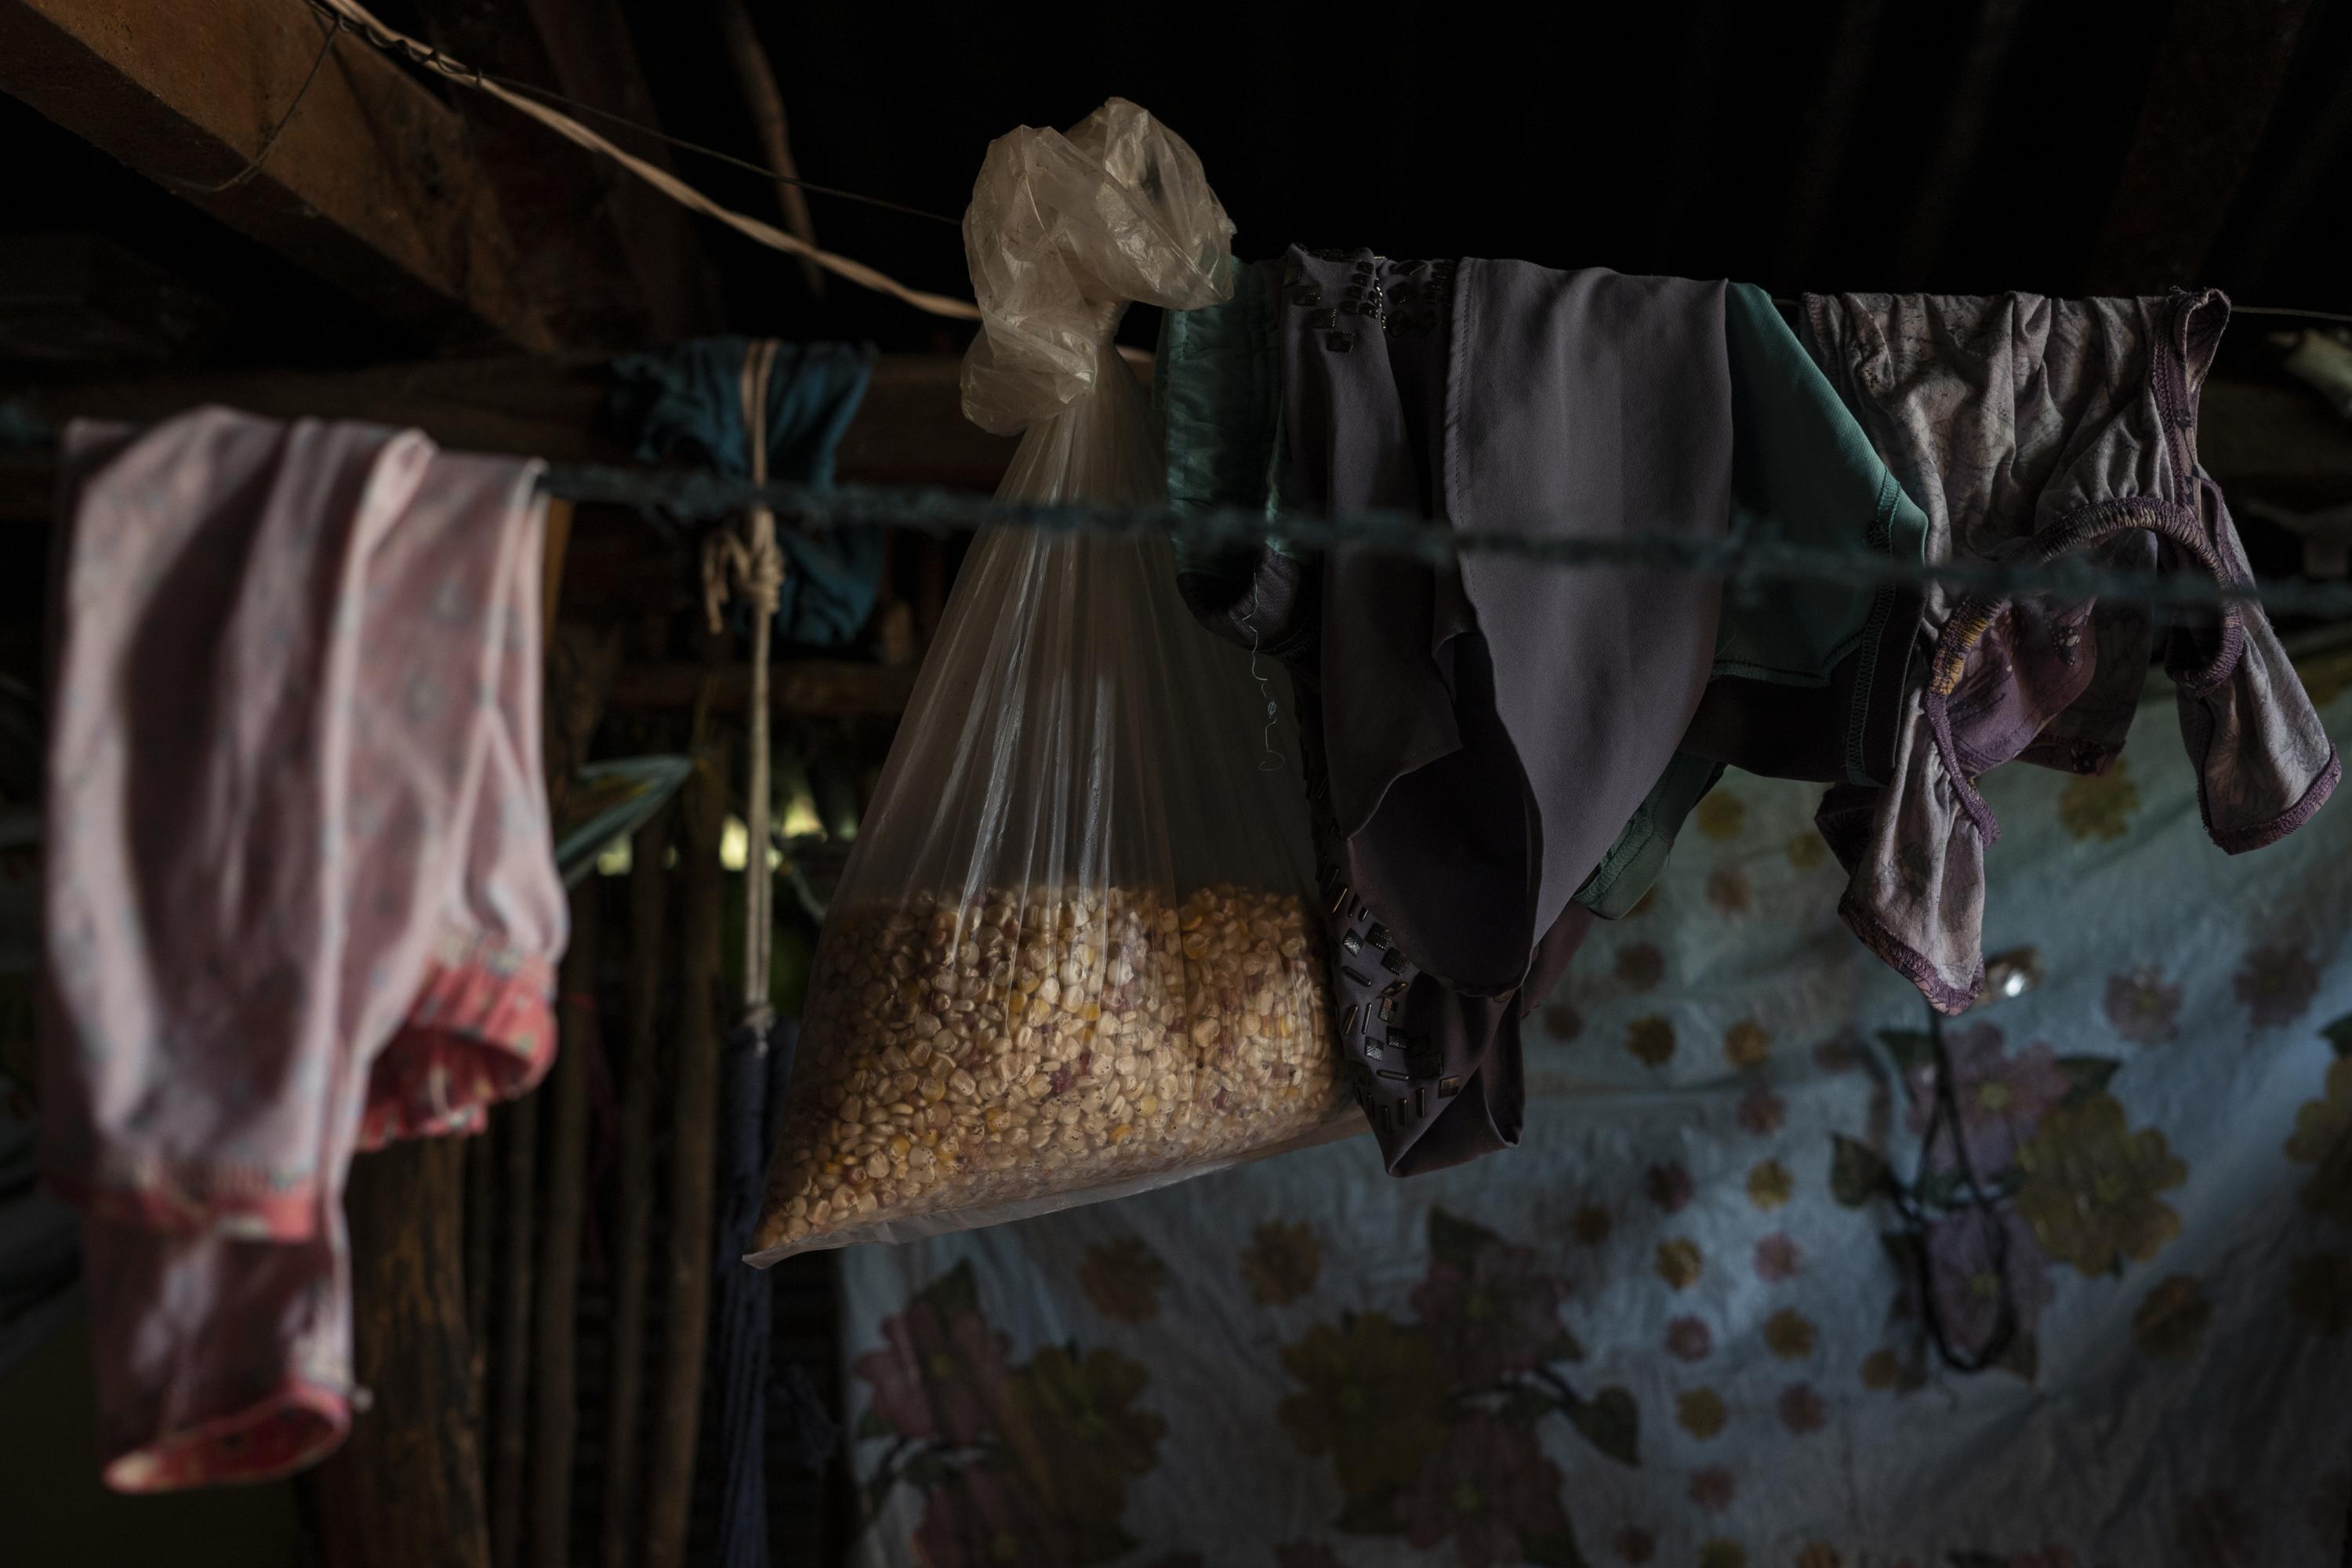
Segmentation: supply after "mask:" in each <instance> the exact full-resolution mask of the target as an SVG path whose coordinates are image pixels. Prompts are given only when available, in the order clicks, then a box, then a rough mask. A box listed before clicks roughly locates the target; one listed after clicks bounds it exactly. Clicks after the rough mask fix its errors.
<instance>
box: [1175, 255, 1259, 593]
mask: <svg viewBox="0 0 2352 1568" xmlns="http://www.w3.org/2000/svg"><path fill="white" fill-rule="evenodd" d="M1226 265H1227V266H1228V267H1230V268H1232V269H1233V274H1234V291H1233V297H1232V298H1231V299H1230V300H1226V301H1224V302H1223V304H1218V305H1208V306H1203V307H1202V309H1200V310H1170V311H1168V312H1166V313H1165V314H1164V315H1162V316H1161V318H1160V346H1159V350H1158V352H1157V353H1156V354H1155V355H1154V357H1153V362H1152V376H1151V402H1152V406H1153V407H1154V408H1156V409H1157V410H1158V411H1159V414H1160V424H1161V426H1162V427H1163V428H1164V429H1165V430H1166V432H1167V450H1168V503H1169V505H1171V507H1174V508H1175V509H1177V510H1180V511H1213V510H1222V509H1225V508H1233V507H1241V508H1247V509H1265V510H1274V509H1275V507H1276V492H1277V489H1278V488H1279V486H1278V474H1279V471H1280V469H1281V467H1282V380H1281V373H1282V365H1281V346H1280V343H1279V341H1278V339H1277V337H1276V306H1277V303H1278V301H1277V300H1276V298H1275V290H1274V279H1272V278H1271V277H1269V276H1268V274H1267V271H1266V269H1265V268H1263V267H1245V266H1243V265H1241V264H1240V263H1238V262H1235V261H1234V260H1233V259H1232V258H1227V260H1226ZM1275 548H1276V550H1280V549H1281V546H1279V545H1276V546H1275ZM1244 551H1245V552H1254V551H1255V547H1244ZM1205 564H1206V563H1205V562H1203V561H1202V558H1201V557H1200V555H1199V553H1198V547H1197V546H1187V545H1186V544H1185V542H1183V541H1181V540H1179V541H1177V542H1176V569H1177V571H1178V572H1180V573H1183V572H1192V571H1196V570H1200V569H1202V567H1203V566H1204V565H1205Z"/></svg>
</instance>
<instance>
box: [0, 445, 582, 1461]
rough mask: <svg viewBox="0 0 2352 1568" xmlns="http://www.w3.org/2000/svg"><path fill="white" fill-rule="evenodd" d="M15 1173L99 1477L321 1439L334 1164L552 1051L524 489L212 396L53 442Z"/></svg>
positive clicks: (333, 1381) (346, 1380) (532, 564)
mask: <svg viewBox="0 0 2352 1568" xmlns="http://www.w3.org/2000/svg"><path fill="white" fill-rule="evenodd" d="M64 456H65V462H66V467H67V473H68V486H67V489H66V492H65V493H66V494H67V495H68V498H69V499H68V503H67V509H66V510H67V515H66V517H65V519H64V520H63V529H64V531H65V551H66V561H65V566H64V570H63V572H62V574H61V580H60V586H59V603H58V613H59V618H60V620H61V622H62V626H63V631H62V637H61V642H60V645H59V648H58V664H57V670H58V676H57V680H58V686H57V694H56V703H55V709H54V714H55V717H54V724H53V732H52V735H51V740H50V752H49V759H48V784H47V800H48V803H49V811H48V816H47V833H46V855H47V877H46V900H47V909H46V921H45V941H46V945H47V952H46V962H47V982H48V985H49V988H50V992H51V994H52V1003H53V1005H52V1008H51V1013H50V1016H49V1018H48V1020H47V1027H46V1029H45V1031H44V1072H43V1093H44V1097H45V1103H44V1107H43V1110H44V1128H43V1132H44V1148H43V1164H44V1168H45V1171H46V1173H47V1177H48V1179H49V1181H50V1183H51V1184H52V1185H54V1186H55V1187H57V1188H58V1190H59V1191H60V1192H62V1193H64V1194H67V1195H68V1197H69V1198H70V1199H72V1201H74V1202H75V1203H77V1204H78V1205H80V1206H81V1208H82V1209H83V1210H84V1211H85V1215H86V1222H85V1237H84V1250H85V1255H86V1259H87V1277H88V1281H89V1295H90V1305H91V1318H92V1326H93V1338H94V1350H95V1357H96V1361H97V1365H98V1379H99V1406H100V1438H101V1442H102V1445H103V1449H104V1453H103V1458H104V1460H105V1477H106V1480H107V1482H108V1484H110V1486H113V1487H116V1488H118V1489H123V1490H131V1491H148V1490H157V1489H167V1488H173V1487H183V1486H190V1485H195V1484H200V1483H205V1482H212V1481H222V1480H251V1479H262V1478H265V1477H268V1476H272V1475H278V1474H282V1473H284V1472H286V1471H288V1470H291V1469H294V1468H299V1467H300V1466H302V1465H304V1464H307V1463H309V1462H310V1461H312V1460H314V1459H316V1458H319V1457H320V1455H322V1454H324V1453H326V1452H327V1451H328V1450H330V1449H331V1448H332V1447H334V1446H335V1444H336V1443H337V1442H338V1441H339V1440H340V1438H341V1436H342V1434H343V1432H344V1431H345V1430H346V1429H347V1427H348V1426H349V1423H350V1420H351V1410H352V1403H353V1399H354V1393H355V1391H354V1390H353V1388H352V1370H351V1300H350V1289H351V1279H350V1265H349V1258H348V1255H347V1245H346V1239H345V1235H344V1230H343V1221H342V1202H341V1199H342V1188H343V1181H344V1175H345V1171H346V1169H347V1167H348V1165H349V1163H350V1160H351V1157H352V1153H353V1152H355V1151H357V1150H362V1149H366V1148H371V1147H373V1146H376V1145H378V1144H381V1143H383V1142H388V1141H389V1140H391V1139H394V1138H399V1137H413V1136H422V1135H426V1134H431V1133H439V1132H457V1131H475V1130H478V1128H479V1127H480V1126H481V1124H482V1121H483V1115H484V1108H485V1107H486V1106H487V1105H488V1102H490V1101H491V1100H496V1099H499V1098H500V1097H503V1096H508V1095H512V1094H516V1093H519V1092H520V1091H522V1090H523V1089H528V1088H529V1087H530V1085H531V1084H533V1083H534V1082H536V1081H537V1080H538V1079H539V1078H540V1076H541V1074H542V1073H543V1072H544V1071H545V1069H546V1068H547V1065H548V1063H549V1061H550V1060H551V1057H552V1055H553V1051H554V1047H555V1041H554V1030H553V1023H552V1017H551V1011H550V1002H551V994H552V991H553V976H554V971H553V964H554V961H555V959H556V958H557V957H558V956H559V954H560V952H561V949H562V945H563V942H564V937H565V933H566V925H565V921H566V909H565V904H564V896H563V888H562V881H561V879H559V877H558V875H557V872H556V868H555V863H554V858H553V854H552V844H551V833H550V828H549V824H548V818H547V808H546V799H545V792H544V785H543V783H542V779H541V760H540V758H541V735H540V646H541V644H540V616H541V606H540V593H541V570H542V563H541V531H542V521H543V509H542V507H541V505H540V504H539V503H538V502H537V501H536V500H534V496H533V489H534V483H535V479H536V477H537V468H536V466H535V465H533V464H530V463H525V462H520V461H514V460H508V459H493V458H471V457H458V456H453V455H449V454H446V453H442V452H440V451H437V450H436V448H435V447H433V445H432V444H431V443H430V442H429V441H427V440H426V439H425V437H423V436H421V435H419V434H417V433H415V432H405V433H403V432H396V431H393V430H388V429H381V428H376V427H373V426H360V425H329V424H320V423H318V422H314V421H307V420H306V421H302V422H299V423H297V424H294V425H291V426H286V425H279V424H277V423H274V422H270V421H265V420H260V419H255V418H251V417H248V416H243V415H238V414H235V413H231V412H228V411H226V410H223V409H217V408H212V409H203V410H199V411H197V412H194V413H192V414H188V415H184V416H180V417H177V418H174V419H172V420H170V421H167V422H165V423H164V424H162V425H159V426H154V427H152V429H150V430H148V431H146V432H144V433H143V434H141V435H137V436H135V437H134V436H131V435H130V434H128V433H126V432H124V431H122V430H120V429H117V428H112V427H106V426H91V425H87V424H83V425H77V426H73V427H71V428H70V429H69V430H68V434H67V437H66V441H65V453H64Z"/></svg>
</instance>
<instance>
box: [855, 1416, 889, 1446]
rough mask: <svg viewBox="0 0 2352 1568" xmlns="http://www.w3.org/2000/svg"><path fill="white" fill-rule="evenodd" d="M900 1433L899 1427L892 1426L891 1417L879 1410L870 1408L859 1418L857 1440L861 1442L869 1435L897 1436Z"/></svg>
mask: <svg viewBox="0 0 2352 1568" xmlns="http://www.w3.org/2000/svg"><path fill="white" fill-rule="evenodd" d="M896 1436H898V1427H896V1426H892V1425H891V1423H890V1418H889V1417H888V1416H887V1415H883V1414H882V1412H880V1411H879V1410H870V1409H869V1410H868V1411H866V1414H865V1415H861V1416H859V1417H858V1418H857V1440H858V1441H859V1442H861V1443H862V1442H864V1441H865V1440H866V1439H867V1438H868V1437H896Z"/></svg>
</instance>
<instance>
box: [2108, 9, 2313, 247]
mask: <svg viewBox="0 0 2352 1568" xmlns="http://www.w3.org/2000/svg"><path fill="white" fill-rule="evenodd" d="M2311 9H2312V4H2311V0H2175V4H2174V5H2173V7H2172V19H2171V21H2170V23H2169V25H2168V26H2167V28H2166V30H2165V37H2164V46H2163V48H2162V50H2161V52H2160V53H2158V56H2157V61H2156V68H2155V69H2154V70H2153V71H2152V72H2151V73H2150V75H2149V78H2148V84H2147V98H2146V99H2145V100H2143V101H2142V103H2141V105H2140V112H2139V129H2138V130H2137V132H2135V133H2134V134H2133V137H2132V146H2131V152H2130V153H2129V154H2128V155H2127V156H2126V159H2125V161H2124V170H2123V174H2122V176H2121V177H2120V178H2119V179H2118V180H2117V181H2116V192H2115V196H2114V199H2113V200H2112V201H2111V202H2110V203H2109V204H2108V206H2107V217H2106V223H2105V227H2104V228H2103V229H2102V230H2101V232H2100V236H2099V242H2098V245H2097V247H2095V249H2094V251H2093V252H2092V258H2091V266H2090V271H2089V276H2088V279H2087V280H2086V282H2087V287H2088V289H2089V290H2090V292H2092V293H2095V294H2155V293H2160V292H2162V291H2163V290H2164V289H2171V288H2176V287H2186V286H2189V285H2191V284H2194V283H2196V282H2198V281H2200V279H2199V277H2198V274H2199V272H2200V270H2201V269H2202V268H2203V267H2204V265H2205V260H2206V257H2207V256H2208V255H2209V254H2210V252H2211V250H2212V248H2213V241H2214V238H2215V237H2217V236H2218V235H2219V234H2220V233H2221V225H2222V223H2223V222H2224V221H2225V220H2226V219H2227V218H2228V216H2229V215H2230V208H2231V203H2232V202H2233V201H2234V200H2235V198H2236V196H2237V194H2238V187H2239V185H2240V184H2241V183H2242V181H2243V180H2244V178H2245V174H2246V170H2247V167H2248V166H2249V165H2250V164H2252V162H2253V158H2254V152H2255V149H2256V148H2257V147H2258V146H2259V145H2260V144H2261V142H2262V137H2263V127H2264V126H2265V125H2267V124H2269V123H2270V118H2271V109H2272V107H2273V105H2274V104H2275V103H2276V102H2277V101H2278V96H2279V89H2280V88H2281V87H2283V86H2284V84H2285V81H2286V76H2287V69H2288V68H2289V67H2290V66H2291V65H2292V64H2293V63H2294V46H2295V40H2296V39H2297V38H2299V37H2302V35H2303V26H2304V22H2305V19H2306V18H2307V17H2308V16H2310V14H2311Z"/></svg>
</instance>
